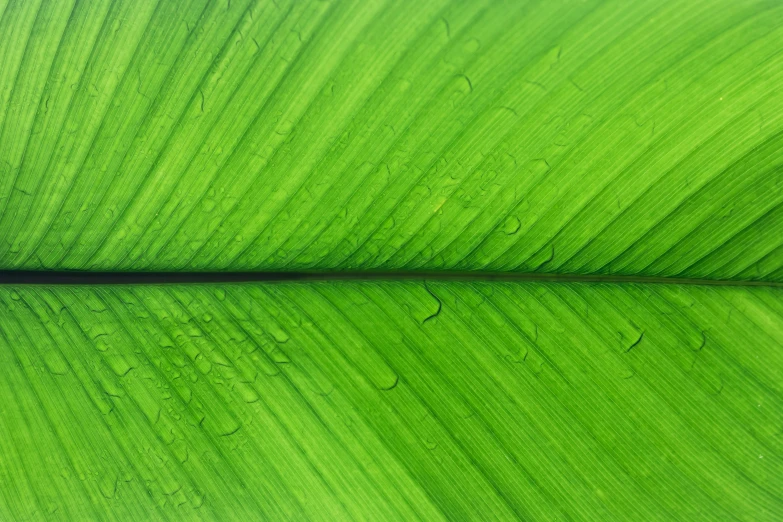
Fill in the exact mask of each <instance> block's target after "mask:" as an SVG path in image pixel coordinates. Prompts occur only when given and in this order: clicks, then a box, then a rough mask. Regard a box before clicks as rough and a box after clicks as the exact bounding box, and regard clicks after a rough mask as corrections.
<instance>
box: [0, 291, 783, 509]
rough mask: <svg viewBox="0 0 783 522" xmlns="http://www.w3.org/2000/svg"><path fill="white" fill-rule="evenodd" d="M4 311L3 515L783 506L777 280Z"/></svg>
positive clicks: (44, 304) (11, 307)
mask: <svg viewBox="0 0 783 522" xmlns="http://www.w3.org/2000/svg"><path fill="white" fill-rule="evenodd" d="M0 300H2V308H1V309H0V345H2V350H0V353H2V354H3V361H2V366H3V368H4V369H3V371H2V372H0V376H1V377H2V379H1V380H0V386H2V390H3V391H2V393H3V395H4V396H5V397H8V398H10V399H11V400H7V401H4V403H3V415H2V418H3V422H2V423H1V424H0V429H2V430H3V434H2V436H1V437H0V444H2V445H3V450H2V452H0V455H2V457H0V477H3V479H2V480H3V482H4V484H6V486H4V487H3V488H1V489H0V498H2V499H3V501H2V502H0V505H2V509H3V513H2V516H3V518H8V519H24V518H29V517H34V518H50V519H67V520H72V519H83V518H94V519H101V520H108V519H124V518H130V517H135V518H144V519H148V518H159V519H169V518H177V519H181V518H186V519H210V520H211V519H222V520H225V519H226V518H235V517H236V518H250V519H256V518H259V517H262V518H277V519H279V518H299V519H301V518H313V519H321V518H322V519H328V520H334V519H347V518H359V519H367V518H370V519H405V520H410V519H415V518H422V519H427V520H432V519H440V518H448V519H467V518H472V519H476V518H483V519H495V518H503V519H509V518H523V519H552V518H575V519H602V520H610V519H625V520H628V519H645V520H652V519H670V518H679V519H692V520H700V519H704V520H714V519H728V518H732V519H742V520H773V519H776V518H779V517H780V515H781V514H783V502H781V499H780V491H781V487H782V486H783V483H782V482H781V477H783V462H782V461H781V458H780V456H781V449H783V448H782V447H781V444H783V439H781V416H780V412H781V411H782V402H781V401H783V399H782V398H781V397H782V396H781V389H783V371H781V368H783V351H782V350H781V340H783V307H781V302H783V301H782V300H781V295H780V289H770V288H728V287H717V288H716V287H696V286H691V287H685V286H674V285H624V286H620V285H602V284H599V285H591V284H572V283H565V284H545V283H527V284H516V283H438V282H430V283H427V284H426V286H425V285H424V284H422V283H418V282H406V283H395V282H373V283H358V282H356V283H351V282H343V283H307V284H298V283H293V284H291V283H289V284H246V285H217V286H216V285H211V286H210V285H207V286H167V287H166V286H124V287H62V286H61V287H58V288H56V289H52V288H44V287H19V288H16V289H10V288H8V287H6V288H4V289H2V290H0ZM20 474H21V476H20ZM11 477H12V479H11V480H10V481H9V478H11Z"/></svg>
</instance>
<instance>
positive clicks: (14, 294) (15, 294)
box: [11, 290, 22, 301]
mask: <svg viewBox="0 0 783 522" xmlns="http://www.w3.org/2000/svg"><path fill="white" fill-rule="evenodd" d="M11 299H13V300H14V301H19V300H21V299H22V297H21V296H20V295H19V292H17V291H16V290H11Z"/></svg>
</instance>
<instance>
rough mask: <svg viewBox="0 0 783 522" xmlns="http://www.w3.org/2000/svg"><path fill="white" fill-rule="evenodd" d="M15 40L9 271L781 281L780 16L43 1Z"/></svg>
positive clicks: (7, 88) (713, 6)
mask: <svg viewBox="0 0 783 522" xmlns="http://www.w3.org/2000/svg"><path fill="white" fill-rule="evenodd" d="M0 7H3V6H2V5H0ZM0 32H1V33H2V34H3V35H5V37H4V38H3V39H2V42H0V56H2V57H3V58H2V60H3V62H2V63H3V67H2V68H1V69H0V92H2V97H3V98H2V100H3V102H2V110H1V111H0V169H1V170H0V230H3V237H2V238H0V266H2V267H4V268H11V269H18V268H33V269H39V268H48V269H81V270H88V269H89V270H95V269H101V270H296V269H318V270H333V269H361V270H364V269H386V270H388V269H460V270H496V271H497V270H502V271H506V270H511V271H521V272H530V271H545V272H558V273H581V274H595V273H601V274H603V273H614V274H630V275H656V276H681V277H698V278H712V279H728V278H739V279H759V280H776V281H781V280H783V248H781V234H780V230H781V229H783V221H781V220H782V219H783V211H782V210H781V201H782V200H783V169H782V168H781V165H782V164H783V163H782V162H783V156H782V155H781V154H782V152H781V151H783V146H781V145H782V144H783V143H782V142H781V140H782V139H783V137H782V136H783V135H782V134H781V131H782V130H783V126H782V124H783V122H781V115H783V93H781V91H780V88H779V86H780V85H781V84H783V55H781V53H780V42H781V39H783V6H781V4H780V2H776V1H742V2H735V1H729V0H704V1H690V0H688V1H680V0H675V1H639V2H624V3H617V2H598V1H586V2H575V1H557V2H523V1H519V2H498V1H494V0H475V1H470V2H464V1H458V2H446V1H438V0H427V1H425V2H421V1H418V0H417V1H415V2H414V1H402V2H397V1H395V2H391V1H387V2H381V1H343V2H318V1H305V2H292V1H285V0H280V1H277V2H272V1H267V0H264V1H257V2H251V1H250V0H231V1H224V2H211V3H207V2H205V1H203V0H196V1H193V2H187V3H184V4H183V3H181V2H160V3H156V2H152V1H150V0H143V1H141V2H138V1H133V2H130V1H112V2H109V1H106V0H104V1H100V2H92V3H85V2H73V1H72V0H71V1H69V0H61V1H56V2H40V1H30V2H21V3H18V2H10V3H8V5H7V6H5V8H4V9H3V10H2V15H1V17H0Z"/></svg>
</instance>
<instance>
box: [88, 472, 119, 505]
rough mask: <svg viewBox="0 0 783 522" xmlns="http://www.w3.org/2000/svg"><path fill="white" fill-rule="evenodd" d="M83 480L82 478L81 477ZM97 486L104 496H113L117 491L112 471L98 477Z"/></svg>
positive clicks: (115, 477)
mask: <svg viewBox="0 0 783 522" xmlns="http://www.w3.org/2000/svg"><path fill="white" fill-rule="evenodd" d="M82 480H84V479H82ZM98 488H99V489H100V490H101V495H103V496H104V497H106V498H109V499H111V498H114V494H115V493H116V492H117V475H115V474H114V473H104V474H103V475H101V477H100V479H98Z"/></svg>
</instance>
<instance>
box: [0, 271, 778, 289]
mask: <svg viewBox="0 0 783 522" xmlns="http://www.w3.org/2000/svg"><path fill="white" fill-rule="evenodd" d="M425 280H426V281H463V282H518V283H532V282H540V283H544V282H546V283H605V284H656V285H703V286H762V287H763V286H766V287H775V288H783V281H766V280H742V279H698V278H681V277H656V276H642V275H602V274H557V273H541V272H536V273H530V272H491V271H466V270H442V271H437V270H366V271H342V270H323V271H317V270H313V271H300V272H294V271H292V272H267V271H258V272H219V271H213V272H209V271H203V272H200V271H190V272H174V271H171V272H166V271H162V272H92V271H81V270H71V271H69V270H0V285H116V284H119V285H123V284H125V285H136V284H198V283H201V284H206V283H269V282H326V281H425Z"/></svg>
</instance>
